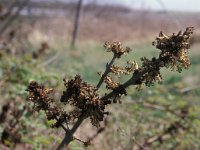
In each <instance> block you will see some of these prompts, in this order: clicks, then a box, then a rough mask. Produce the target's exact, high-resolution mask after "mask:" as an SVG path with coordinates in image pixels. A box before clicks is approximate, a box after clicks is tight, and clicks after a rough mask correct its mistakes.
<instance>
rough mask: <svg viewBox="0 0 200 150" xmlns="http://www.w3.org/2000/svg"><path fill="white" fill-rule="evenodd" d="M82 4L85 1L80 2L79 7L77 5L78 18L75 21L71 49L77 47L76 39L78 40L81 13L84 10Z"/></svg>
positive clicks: (80, 0)
mask: <svg viewBox="0 0 200 150" xmlns="http://www.w3.org/2000/svg"><path fill="white" fill-rule="evenodd" d="M82 2H83V0H79V2H78V5H77V10H76V18H75V21H74V30H73V33H72V42H71V48H74V47H75V44H76V38H77V33H78V29H79V20H80V11H81V8H82Z"/></svg>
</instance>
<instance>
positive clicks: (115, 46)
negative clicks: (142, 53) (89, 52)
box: [104, 42, 131, 58]
mask: <svg viewBox="0 0 200 150" xmlns="http://www.w3.org/2000/svg"><path fill="white" fill-rule="evenodd" d="M104 47H105V48H106V49H107V51H108V52H113V53H114V55H115V56H116V57H117V58H120V57H121V56H122V55H126V54H127V53H129V52H130V51H131V49H130V48H129V47H126V48H124V47H123V45H122V43H121V42H113V43H109V42H105V44H104Z"/></svg>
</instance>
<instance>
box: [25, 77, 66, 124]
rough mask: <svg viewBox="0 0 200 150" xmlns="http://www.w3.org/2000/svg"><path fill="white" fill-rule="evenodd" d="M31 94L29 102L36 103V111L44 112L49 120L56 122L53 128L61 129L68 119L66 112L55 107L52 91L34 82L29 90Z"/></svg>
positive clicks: (34, 107)
mask: <svg viewBox="0 0 200 150" xmlns="http://www.w3.org/2000/svg"><path fill="white" fill-rule="evenodd" d="M27 91H28V92H29V96H28V100H29V101H32V102H33V103H34V106H33V109H34V110H35V111H40V110H43V111H44V112H45V113H46V116H47V119H48V120H56V123H55V124H53V125H52V127H60V126H61V125H62V124H63V123H64V122H65V121H66V119H67V117H68V116H67V114H66V112H65V111H64V110H63V109H62V108H60V107H58V106H56V105H55V103H54V102H55V101H54V99H53V98H52V97H51V94H52V92H53V90H52V89H48V88H45V87H44V86H42V85H39V84H38V83H37V82H35V81H32V82H31V83H30V85H29V87H28V89H27Z"/></svg>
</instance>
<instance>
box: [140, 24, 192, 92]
mask: <svg viewBox="0 0 200 150" xmlns="http://www.w3.org/2000/svg"><path fill="white" fill-rule="evenodd" d="M193 30H194V28H193V27H188V28H186V31H185V32H183V34H182V33H181V31H180V32H179V33H178V34H173V35H171V36H167V35H165V34H163V33H162V32H160V34H159V37H157V38H156V41H155V42H153V45H154V46H156V48H157V49H160V51H161V52H160V55H159V58H155V57H154V58H152V60H149V59H148V58H146V57H143V58H141V61H142V66H141V67H140V68H139V69H138V71H139V73H140V74H142V75H141V77H140V78H139V79H138V81H137V83H140V84H139V85H138V87H137V88H138V89H141V86H142V85H143V84H145V85H146V86H151V85H153V84H154V83H155V82H158V83H161V82H162V79H163V78H162V75H161V73H160V69H161V68H162V67H166V68H171V69H172V70H176V71H178V72H179V73H180V72H181V71H182V68H185V69H188V68H189V66H190V61H189V58H188V56H187V50H188V49H189V48H190V44H189V39H190V37H191V35H192V33H193Z"/></svg>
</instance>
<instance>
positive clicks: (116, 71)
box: [110, 61, 138, 75]
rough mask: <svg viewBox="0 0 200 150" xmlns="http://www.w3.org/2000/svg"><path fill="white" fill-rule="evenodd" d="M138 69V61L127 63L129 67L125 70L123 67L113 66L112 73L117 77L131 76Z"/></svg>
mask: <svg viewBox="0 0 200 150" xmlns="http://www.w3.org/2000/svg"><path fill="white" fill-rule="evenodd" d="M137 69H138V64H137V62H136V61H127V66H126V67H125V68H123V67H118V66H116V65H112V66H111V68H110V70H111V72H112V73H114V74H115V75H122V74H124V75H129V74H131V73H133V72H134V71H135V70H137Z"/></svg>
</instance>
